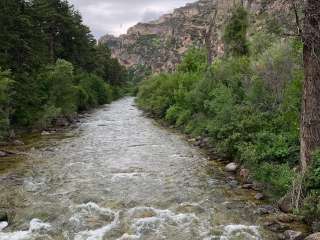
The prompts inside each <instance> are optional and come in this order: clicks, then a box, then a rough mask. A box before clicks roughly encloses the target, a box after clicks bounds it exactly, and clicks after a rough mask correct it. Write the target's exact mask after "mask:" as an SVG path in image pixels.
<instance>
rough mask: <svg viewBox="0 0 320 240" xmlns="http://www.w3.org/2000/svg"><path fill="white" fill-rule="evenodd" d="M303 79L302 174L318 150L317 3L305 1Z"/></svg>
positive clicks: (319, 37) (319, 12)
mask: <svg viewBox="0 0 320 240" xmlns="http://www.w3.org/2000/svg"><path fill="white" fill-rule="evenodd" d="M303 42H304V49H303V61H304V70H305V80H304V86H303V99H302V112H301V129H300V131H301V132H300V134H301V171H302V175H304V173H305V172H306V170H307V168H308V166H310V164H311V155H312V152H313V151H315V150H316V149H317V148H319V147H320V1H319V0H305V19H304V31H303Z"/></svg>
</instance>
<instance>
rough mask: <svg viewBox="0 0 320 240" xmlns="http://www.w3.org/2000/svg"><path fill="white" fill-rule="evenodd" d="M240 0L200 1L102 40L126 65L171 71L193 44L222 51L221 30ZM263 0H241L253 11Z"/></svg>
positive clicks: (213, 51) (218, 51)
mask: <svg viewBox="0 0 320 240" xmlns="http://www.w3.org/2000/svg"><path fill="white" fill-rule="evenodd" d="M237 1H238V2H240V1H241V0H223V1H221V0H200V1H198V2H195V3H190V4H187V5H186V6H184V7H181V8H178V9H175V10H174V11H173V13H170V14H166V15H163V16H162V17H160V18H159V19H158V20H155V21H152V22H149V23H138V24H137V25H135V26H133V27H131V28H130V29H129V30H128V32H127V34H124V35H121V36H120V37H114V36H112V35H105V36H104V37H102V38H101V39H100V42H102V43H107V45H108V46H109V47H110V48H111V50H112V54H113V56H114V57H116V58H118V59H119V60H120V62H121V64H123V65H125V66H127V67H133V66H139V65H141V66H144V67H146V68H150V69H151V70H152V72H160V71H171V70H174V68H175V66H176V65H177V64H178V63H179V62H180V60H181V57H182V56H183V54H184V53H185V52H186V51H187V50H188V48H190V46H200V47H202V46H205V45H206V46H209V45H210V46H211V47H210V48H211V49H212V53H213V55H214V56H217V55H221V54H223V52H224V47H223V43H222V32H223V31H222V30H223V28H224V24H225V21H226V19H228V15H230V9H231V8H232V7H233V5H234V4H235V3H236V2H237ZM260 1H261V0H242V2H244V4H245V6H246V7H247V8H248V9H249V10H250V11H252V12H253V13H258V12H260V11H261V9H262V7H261V6H262V4H261V3H260ZM210 29H211V30H210ZM209 35H210V36H209ZM207 44H209V45H207Z"/></svg>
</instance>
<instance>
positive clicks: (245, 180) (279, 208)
mask: <svg viewBox="0 0 320 240" xmlns="http://www.w3.org/2000/svg"><path fill="white" fill-rule="evenodd" d="M142 110H143V109H142ZM145 115H146V116H147V117H149V118H152V119H154V120H155V121H156V122H157V123H158V124H160V125H161V126H163V127H164V128H166V129H168V130H170V131H173V132H175V133H178V134H183V136H184V139H185V141H186V142H188V143H189V144H190V145H191V146H193V147H196V148H198V149H199V150H200V151H201V152H203V153H204V154H205V155H206V156H207V159H208V161H209V162H210V163H211V164H213V166H214V167H216V168H219V169H220V170H221V171H222V172H223V173H224V178H225V180H226V183H227V184H228V185H229V186H230V187H231V188H232V189H245V190H247V193H248V195H249V196H251V200H253V199H254V200H255V202H256V204H257V209H256V210H255V214H257V215H260V216H261V217H262V220H261V222H262V224H263V226H264V227H265V228H266V229H269V230H270V231H272V232H274V233H275V234H276V237H277V239H283V240H292V239H295V240H298V239H304V238H305V237H307V236H308V235H310V234H311V233H312V228H311V226H308V225H307V224H306V223H305V222H304V221H303V216H301V215H300V216H299V215H297V214H293V212H292V210H291V209H289V206H288V205H289V204H290V203H288V202H286V201H287V199H279V198H278V197H277V196H276V195H274V194H273V193H272V191H270V190H268V189H267V187H266V185H265V184H264V183H262V182H259V181H257V180H256V179H255V178H254V176H253V174H252V173H251V172H250V170H249V169H247V168H245V167H244V166H243V165H241V163H239V162H234V161H231V160H230V159H229V158H228V156H226V155H224V154H220V153H219V151H217V149H216V148H215V146H214V144H213V143H212V142H211V141H210V138H209V137H208V136H198V137H194V136H192V135H189V134H186V133H184V132H183V131H181V129H180V128H179V127H175V126H173V125H171V124H170V123H169V122H168V121H165V120H164V119H159V118H157V117H156V116H154V115H152V114H150V113H148V112H145Z"/></svg>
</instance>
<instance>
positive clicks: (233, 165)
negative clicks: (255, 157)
mask: <svg viewBox="0 0 320 240" xmlns="http://www.w3.org/2000/svg"><path fill="white" fill-rule="evenodd" d="M238 167H239V166H238V164H236V163H234V162H232V163H229V164H228V165H226V166H225V170H226V171H227V172H235V171H237V169H238Z"/></svg>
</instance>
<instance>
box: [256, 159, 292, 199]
mask: <svg viewBox="0 0 320 240" xmlns="http://www.w3.org/2000/svg"><path fill="white" fill-rule="evenodd" d="M255 178H256V179H257V180H258V181H262V182H265V183H269V184H268V185H269V186H271V187H272V188H273V189H272V190H273V192H274V193H275V194H276V195H278V196H284V195H285V194H286V193H287V192H288V191H289V190H290V188H291V186H292V181H293V180H294V178H295V173H294V172H293V171H292V169H291V168H290V166H289V165H288V164H271V163H263V164H261V165H255Z"/></svg>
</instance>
